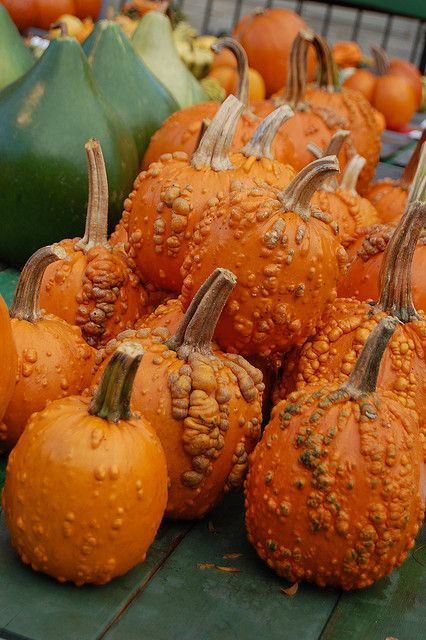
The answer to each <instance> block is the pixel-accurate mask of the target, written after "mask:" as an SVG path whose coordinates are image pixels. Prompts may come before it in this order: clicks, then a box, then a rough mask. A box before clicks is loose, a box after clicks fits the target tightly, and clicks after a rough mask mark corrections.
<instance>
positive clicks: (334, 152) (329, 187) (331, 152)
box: [307, 129, 351, 191]
mask: <svg viewBox="0 0 426 640" xmlns="http://www.w3.org/2000/svg"><path fill="white" fill-rule="evenodd" d="M350 135H351V132H350V131H347V130H346V129H338V130H337V131H336V132H335V133H333V135H332V136H331V139H330V142H329V143H328V145H327V148H326V149H325V151H321V149H320V148H319V147H318V146H317V145H316V144H314V143H312V142H310V143H309V144H308V145H307V148H308V151H310V152H311V153H312V155H314V156H315V157H316V158H324V157H325V156H338V155H339V153H340V152H341V150H342V146H343V143H344V142H345V140H346V138H347V137H348V136H350ZM338 188H339V183H338V182H337V176H336V175H332V176H331V177H330V178H329V179H328V180H326V181H325V182H324V183H323V186H322V189H323V191H336V189H338Z"/></svg>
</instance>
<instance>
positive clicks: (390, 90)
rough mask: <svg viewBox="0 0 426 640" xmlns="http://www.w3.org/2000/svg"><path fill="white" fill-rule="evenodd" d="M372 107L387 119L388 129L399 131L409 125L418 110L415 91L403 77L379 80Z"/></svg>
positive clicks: (385, 77) (381, 78)
mask: <svg viewBox="0 0 426 640" xmlns="http://www.w3.org/2000/svg"><path fill="white" fill-rule="evenodd" d="M372 105H373V107H375V108H376V109H377V110H378V111H380V113H382V114H383V115H384V117H385V121H386V128H387V129H394V130H396V131H398V130H399V129H402V128H403V127H404V126H405V125H406V124H408V123H409V122H410V120H411V118H412V117H413V115H414V114H415V112H416V110H417V99H416V94H415V91H414V89H413V87H412V85H411V83H410V81H409V80H407V79H406V78H404V77H403V76H397V75H386V76H381V77H380V78H377V82H376V86H375V89H374V94H373V99H372Z"/></svg>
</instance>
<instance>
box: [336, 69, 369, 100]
mask: <svg viewBox="0 0 426 640" xmlns="http://www.w3.org/2000/svg"><path fill="white" fill-rule="evenodd" d="M376 80H377V77H376V76H375V75H374V74H373V73H371V71H369V70H368V69H357V70H356V71H355V73H353V74H352V75H351V76H349V78H346V79H345V81H344V83H343V86H344V87H346V88H347V89H353V90H355V91H360V92H361V93H362V95H363V96H364V97H365V98H366V99H367V100H368V102H370V103H371V102H372V100H373V94H374V89H375V86H376Z"/></svg>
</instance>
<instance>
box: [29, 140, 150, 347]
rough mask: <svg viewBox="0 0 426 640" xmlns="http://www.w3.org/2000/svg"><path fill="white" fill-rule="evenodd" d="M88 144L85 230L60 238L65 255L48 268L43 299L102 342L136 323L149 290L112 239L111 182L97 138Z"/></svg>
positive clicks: (44, 304)
mask: <svg viewBox="0 0 426 640" xmlns="http://www.w3.org/2000/svg"><path fill="white" fill-rule="evenodd" d="M85 149H86V155H87V164H88V173H89V203H88V207H87V217H86V231H85V235H84V237H83V238H74V239H72V240H71V239H70V240H62V241H61V242H60V243H59V245H60V246H61V247H63V248H64V249H65V251H66V258H65V260H59V261H55V262H53V263H52V264H51V265H49V266H48V267H47V268H46V271H45V273H44V276H43V280H42V285H41V292H40V304H41V306H42V307H43V309H45V311H46V312H47V313H53V314H55V315H56V316H58V317H59V318H63V319H64V320H66V321H67V322H69V324H75V325H77V326H79V327H80V328H81V331H82V333H83V336H84V338H85V340H86V342H87V343H88V344H90V345H91V346H92V347H99V346H100V345H102V344H106V343H107V342H108V341H109V340H111V338H113V337H114V336H115V335H116V334H117V333H120V332H121V331H124V330H125V329H129V328H132V327H133V325H134V324H135V322H136V321H137V320H138V319H139V318H140V317H142V315H143V314H144V313H146V306H147V299H148V296H147V292H146V291H145V290H144V288H143V287H142V286H141V284H140V282H139V279H138V278H137V276H136V275H135V274H134V273H133V271H132V269H131V264H130V260H129V257H128V256H127V254H126V253H125V251H124V250H123V247H122V246H120V245H117V246H116V247H115V248H111V247H110V246H109V245H108V241H107V226H108V183H107V175H106V170H105V163H104V159H103V155H102V150H101V147H100V144H99V142H98V141H97V140H94V139H92V140H89V142H88V143H87V144H86V145H85Z"/></svg>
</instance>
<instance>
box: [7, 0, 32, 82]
mask: <svg viewBox="0 0 426 640" xmlns="http://www.w3.org/2000/svg"><path fill="white" fill-rule="evenodd" d="M33 64H34V59H33V57H32V55H31V53H30V52H29V51H28V49H27V47H26V46H25V45H24V43H23V41H22V38H21V36H20V35H19V31H18V29H17V28H16V27H15V25H14V23H13V20H12V18H11V17H10V15H9V14H8V12H7V11H6V9H5V7H4V6H3V5H2V4H0V89H3V88H4V87H7V85H9V84H11V83H12V82H15V80H17V79H18V78H20V77H21V76H22V75H23V74H24V73H26V72H27V71H28V69H30V68H31V67H32V66H33Z"/></svg>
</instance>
